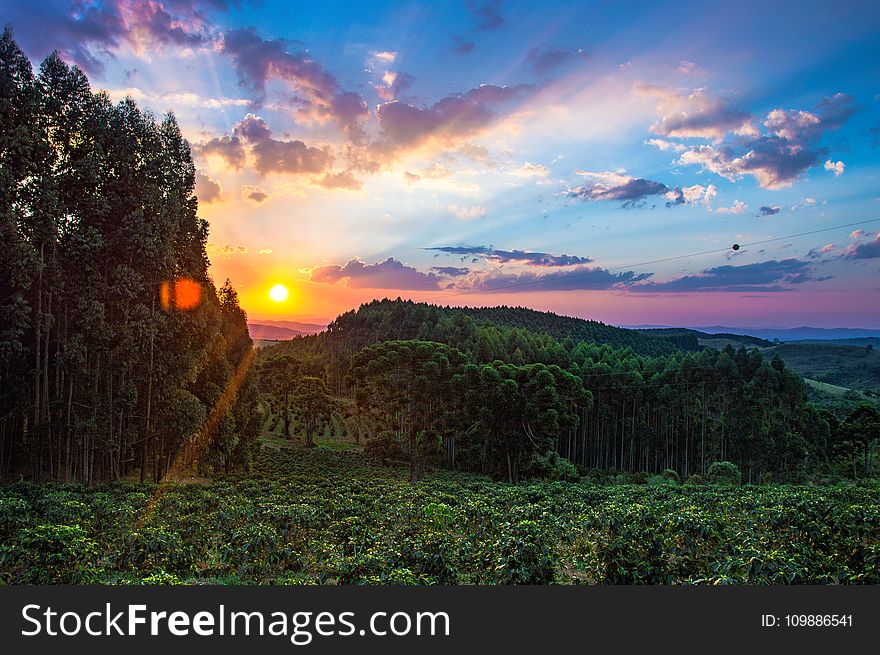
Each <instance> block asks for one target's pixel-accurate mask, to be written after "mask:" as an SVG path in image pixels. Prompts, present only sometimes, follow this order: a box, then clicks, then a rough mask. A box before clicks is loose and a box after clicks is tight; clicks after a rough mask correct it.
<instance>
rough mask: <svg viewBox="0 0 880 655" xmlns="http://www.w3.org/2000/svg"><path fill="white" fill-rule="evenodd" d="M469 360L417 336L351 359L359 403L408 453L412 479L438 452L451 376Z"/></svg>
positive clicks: (379, 430) (379, 429)
mask: <svg viewBox="0 0 880 655" xmlns="http://www.w3.org/2000/svg"><path fill="white" fill-rule="evenodd" d="M466 359H467V358H466V357H465V355H464V354H463V353H462V352H461V351H459V350H457V349H455V348H450V347H449V346H445V345H443V344H440V343H434V342H431V341H415V340H413V341H386V342H383V343H380V344H376V345H374V346H370V347H368V348H364V349H363V350H361V351H360V352H358V353H357V354H356V355H355V356H354V357H353V358H352V362H351V377H352V378H353V379H355V380H357V384H358V395H357V402H358V404H359V405H360V406H361V408H362V410H363V411H364V412H365V413H368V414H369V415H370V416H371V418H372V419H373V424H374V425H375V426H376V428H377V433H378V435H377V436H378V437H379V438H385V439H390V440H391V441H392V442H393V443H394V444H395V445H397V446H399V447H400V449H401V451H402V453H403V454H404V456H406V457H407V459H408V460H409V467H410V480H411V481H412V482H416V481H418V480H419V479H420V477H421V475H422V473H423V471H424V469H425V468H426V466H427V465H428V464H430V463H431V461H432V460H433V459H434V458H435V457H436V456H437V454H438V451H439V450H440V447H439V446H440V443H442V441H443V438H444V435H445V433H446V432H447V431H448V430H449V428H450V424H449V417H448V415H447V412H448V408H449V407H450V406H451V404H452V403H451V397H452V390H453V386H452V382H453V377H454V375H455V374H456V373H457V372H458V371H459V370H460V369H461V366H462V365H463V364H464V362H465V361H466ZM377 436H374V437H373V439H376V438H377Z"/></svg>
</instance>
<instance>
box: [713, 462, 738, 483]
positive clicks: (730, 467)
mask: <svg viewBox="0 0 880 655" xmlns="http://www.w3.org/2000/svg"><path fill="white" fill-rule="evenodd" d="M706 475H707V477H708V478H709V481H710V482H713V483H715V484H740V483H741V482H742V474H741V473H740V471H739V467H738V466H737V465H736V464H734V463H733V462H712V464H711V465H710V466H709V470H708V471H707V472H706Z"/></svg>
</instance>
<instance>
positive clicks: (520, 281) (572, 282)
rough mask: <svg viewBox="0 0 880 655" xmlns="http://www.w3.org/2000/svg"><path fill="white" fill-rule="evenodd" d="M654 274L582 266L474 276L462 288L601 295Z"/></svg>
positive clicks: (510, 291)
mask: <svg viewBox="0 0 880 655" xmlns="http://www.w3.org/2000/svg"><path fill="white" fill-rule="evenodd" d="M651 275H652V274H651V273H639V274H636V273H634V272H633V271H625V272H622V273H612V272H611V271H609V270H607V269H604V268H588V267H586V266H581V267H579V268H577V269H575V270H573V271H553V272H550V273H537V272H534V271H522V272H519V273H506V272H503V271H501V270H494V271H489V272H487V273H477V274H473V275H472V276H471V277H470V278H469V279H468V280H467V281H466V284H465V285H462V288H467V289H468V290H471V289H473V290H479V291H492V290H493V289H495V290H498V291H503V292H504V293H516V292H529V291H599V290H604V289H623V288H628V287H630V285H632V284H634V283H636V282H642V281H644V280H647V279H648V278H650V277H651Z"/></svg>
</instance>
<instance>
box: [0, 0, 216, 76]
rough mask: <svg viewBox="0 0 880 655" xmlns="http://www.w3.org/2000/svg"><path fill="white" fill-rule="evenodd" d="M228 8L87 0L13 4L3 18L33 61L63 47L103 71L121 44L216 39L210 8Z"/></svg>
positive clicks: (189, 2)
mask: <svg viewBox="0 0 880 655" xmlns="http://www.w3.org/2000/svg"><path fill="white" fill-rule="evenodd" d="M206 6H207V8H209V9H220V10H225V9H226V8H227V7H226V3H224V2H208V3H198V2H196V1H195V0H174V1H173V2H165V3H161V2H142V1H140V0H109V1H105V2H101V3H97V2H87V1H84V0H73V1H72V2H67V1H65V0H50V1H49V2H45V1H43V2H18V3H9V7H8V9H6V10H4V11H2V18H0V22H9V23H11V24H13V25H14V26H15V30H16V32H15V38H16V41H17V42H18V43H19V44H20V45H21V47H22V49H23V50H24V51H25V53H27V54H28V55H29V56H31V57H33V58H34V59H41V58H43V57H45V56H46V55H48V54H49V53H51V52H52V51H53V50H58V51H59V52H60V53H61V55H62V57H64V58H65V59H66V60H68V61H70V62H72V63H75V64H77V65H78V66H79V67H80V68H82V69H83V70H85V71H86V72H88V73H91V74H101V73H102V72H103V63H102V61H101V59H102V58H106V57H112V56H113V52H114V51H116V50H118V49H119V48H120V47H121V46H123V45H125V46H129V47H133V48H150V49H156V48H160V47H166V46H183V47H186V46H189V47H192V46H198V45H202V44H204V43H207V42H208V41H209V40H210V39H211V38H212V37H211V34H210V31H209V28H208V23H207V20H206V18H205V15H204V10H205V7H206Z"/></svg>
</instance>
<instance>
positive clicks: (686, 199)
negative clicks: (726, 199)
mask: <svg viewBox="0 0 880 655" xmlns="http://www.w3.org/2000/svg"><path fill="white" fill-rule="evenodd" d="M663 195H664V196H665V197H666V206H667V207H673V206H675V205H693V204H700V205H703V206H704V207H709V206H710V205H711V203H712V198H714V197H715V196H717V195H718V189H717V188H716V187H715V185H714V184H710V185H709V186H705V187H704V186H701V185H699V184H694V185H693V186H686V187H675V188H674V189H672V190H671V191H667V192H666V193H665V194H663Z"/></svg>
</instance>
